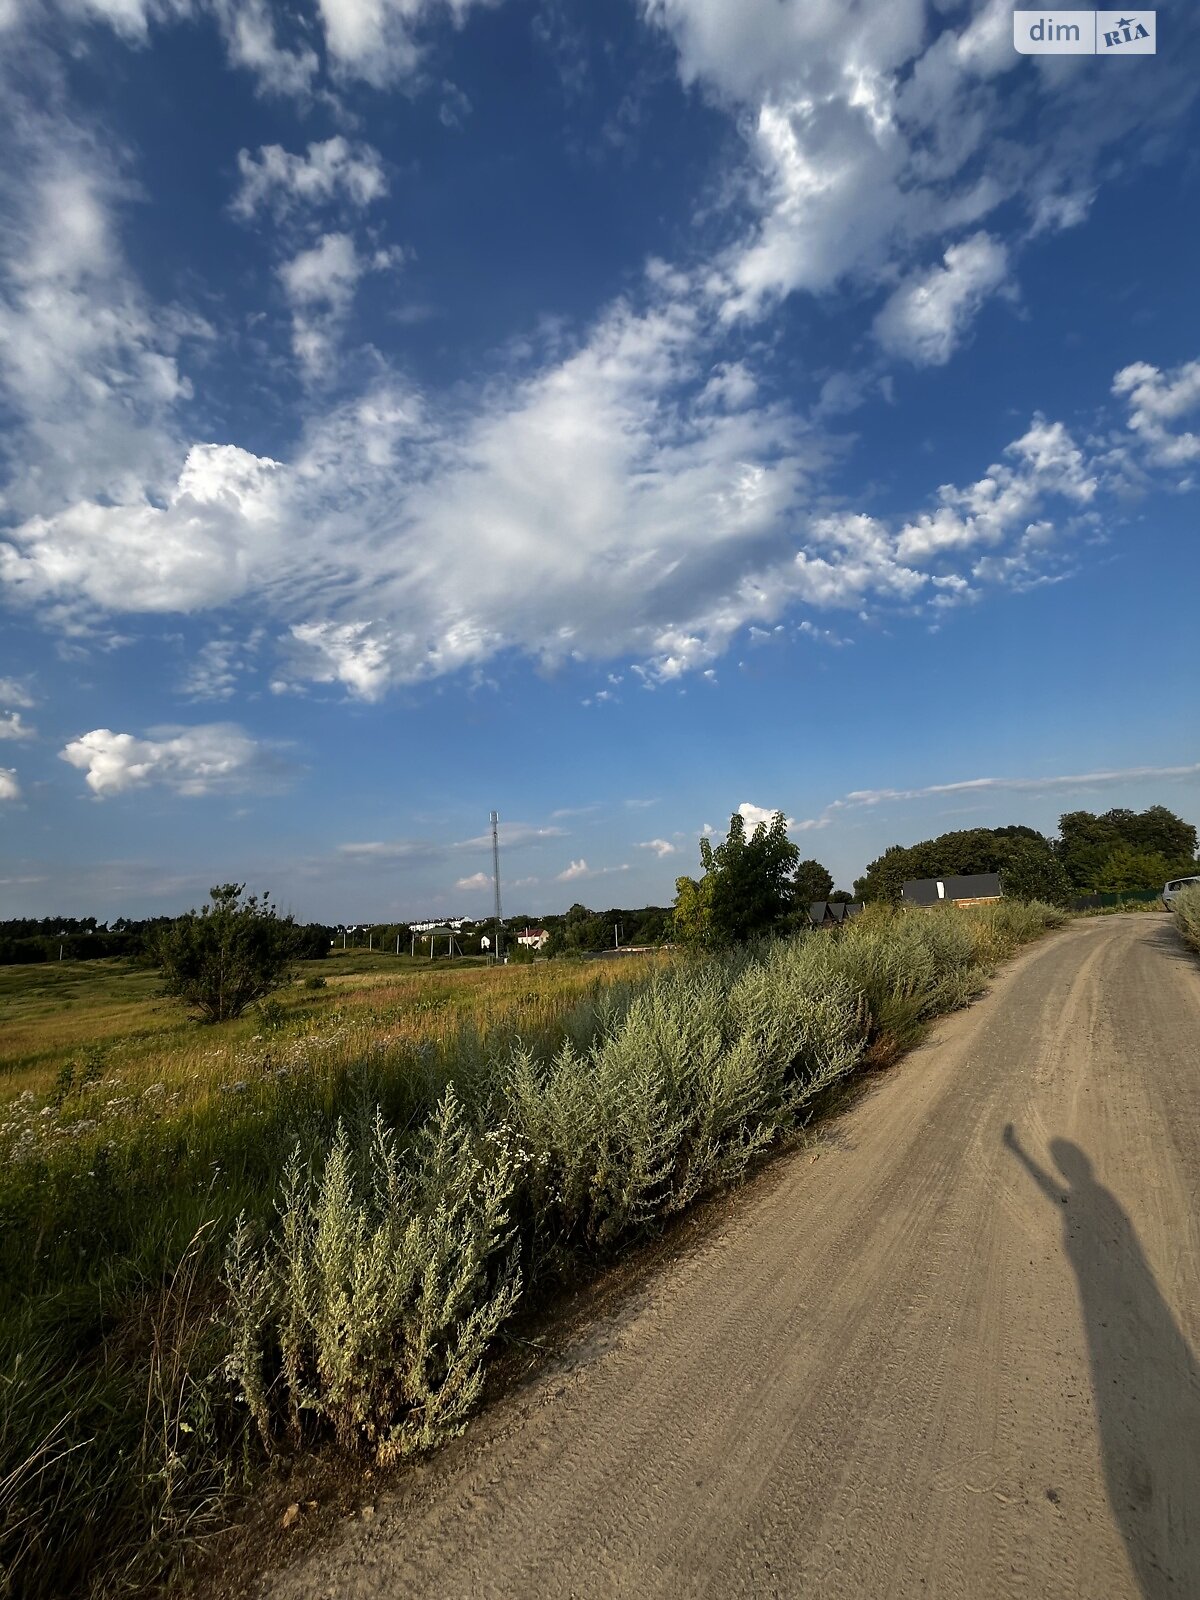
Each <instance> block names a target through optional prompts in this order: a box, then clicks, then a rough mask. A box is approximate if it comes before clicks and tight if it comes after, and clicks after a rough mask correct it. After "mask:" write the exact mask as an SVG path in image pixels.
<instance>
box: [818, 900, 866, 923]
mask: <svg viewBox="0 0 1200 1600" xmlns="http://www.w3.org/2000/svg"><path fill="white" fill-rule="evenodd" d="M861 910H862V906H861V905H847V904H846V902H845V901H843V900H814V901H813V903H812V905H810V906H809V908H808V920H809V921H810V922H811V923H812V925H813V927H814V928H821V927H825V926H827V925H828V924H830V923H833V922H848V921H849V920H850V918H851V917H856V916H858V914H859V912H860V911H861Z"/></svg>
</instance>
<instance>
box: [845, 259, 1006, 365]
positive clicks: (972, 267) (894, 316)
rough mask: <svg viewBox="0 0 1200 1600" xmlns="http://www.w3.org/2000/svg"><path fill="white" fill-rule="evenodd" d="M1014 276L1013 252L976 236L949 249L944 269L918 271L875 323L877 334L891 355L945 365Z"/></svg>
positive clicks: (894, 294)
mask: <svg viewBox="0 0 1200 1600" xmlns="http://www.w3.org/2000/svg"><path fill="white" fill-rule="evenodd" d="M1007 275H1008V252H1007V250H1006V249H1005V247H1004V246H1003V245H1002V244H1001V243H1000V242H999V241H998V240H996V239H993V238H992V237H991V236H990V235H989V234H986V233H976V234H973V235H972V236H971V238H969V239H965V240H963V242H962V243H961V244H955V245H951V246H950V248H949V249H948V250H947V251H946V254H945V259H944V265H942V266H940V267H933V268H932V269H931V270H930V271H928V272H918V273H914V274H913V275H912V276H911V277H910V278H908V279H907V280H906V281H905V282H904V283H903V284H901V285H900V287H899V288H898V289H897V290H896V291H895V292H894V293H893V294H892V296H891V298H890V299H889V300H888V302H887V304H886V305H885V306H884V308H883V310H882V311H881V312H880V313H879V315H878V316H877V317H876V319H875V336H876V338H877V339H878V340H879V342H880V344H881V345H882V346H883V348H884V349H885V350H886V351H888V352H889V354H891V355H899V356H904V357H905V358H906V359H907V360H909V361H911V362H913V364H914V365H916V366H922V367H925V366H943V365H945V363H946V362H947V361H949V359H950V357H951V356H952V355H953V354H954V351H955V349H956V348H957V346H958V344H959V343H960V341H961V340H962V338H963V335H964V334H965V332H966V330H967V327H968V326H969V324H970V323H971V322H972V321H973V320H974V318H975V316H976V313H977V312H978V311H979V308H980V306H981V305H982V304H983V302H984V301H985V300H986V299H987V298H988V296H989V295H991V294H994V293H995V292H996V290H997V289H999V288H1001V287H1002V285H1003V284H1004V282H1005V280H1006V278H1007Z"/></svg>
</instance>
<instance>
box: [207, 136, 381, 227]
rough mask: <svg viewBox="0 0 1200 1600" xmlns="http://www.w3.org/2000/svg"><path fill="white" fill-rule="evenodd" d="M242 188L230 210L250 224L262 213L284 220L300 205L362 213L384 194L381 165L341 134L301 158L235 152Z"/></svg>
mask: <svg viewBox="0 0 1200 1600" xmlns="http://www.w3.org/2000/svg"><path fill="white" fill-rule="evenodd" d="M237 160H238V172H239V174H240V175H241V185H240V187H239V189H238V192H237V194H236V195H235V196H234V199H233V201H232V204H231V207H230V209H231V210H232V211H233V213H234V215H235V216H238V217H241V218H243V219H246V220H248V219H249V218H251V217H253V216H254V215H255V214H256V213H257V212H259V211H261V210H269V211H272V212H274V213H275V215H276V216H284V215H286V214H287V213H288V212H290V211H293V210H295V209H296V208H297V207H300V206H310V207H316V206H325V205H329V204H330V203H331V202H333V201H334V200H341V201H343V202H344V203H346V204H347V205H350V206H353V207H354V208H356V209H358V210H362V209H364V208H365V207H367V206H369V205H370V204H371V202H372V201H374V200H379V199H382V197H383V196H384V195H385V194H386V193H387V179H386V177H385V176H384V171H383V161H382V159H381V157H380V154H379V152H378V150H376V149H375V148H374V147H373V146H372V145H369V144H352V143H351V142H350V140H348V139H346V138H344V137H343V136H342V135H341V134H337V135H335V136H334V137H333V138H332V139H324V140H319V141H314V142H313V143H311V144H310V145H309V146H308V149H307V151H306V153H305V154H304V155H292V154H290V153H289V152H288V151H287V150H285V149H284V148H283V146H282V145H278V144H266V145H263V146H262V147H261V149H260V150H259V152H258V155H257V156H254V155H252V154H251V153H250V151H249V150H239V151H238V158H237Z"/></svg>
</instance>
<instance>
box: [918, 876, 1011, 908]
mask: <svg viewBox="0 0 1200 1600" xmlns="http://www.w3.org/2000/svg"><path fill="white" fill-rule="evenodd" d="M1003 893H1004V891H1003V890H1002V889H1001V887H1000V874H999V873H998V872H968V873H964V874H962V875H960V876H950V877H947V878H910V879H909V881H908V882H907V883H906V884H905V885H904V887H903V889H902V890H901V891H900V894H901V898H902V899H903V901H904V903H905V905H909V906H936V905H942V904H945V903H947V902H948V903H949V904H951V905H958V906H961V905H974V904H975V902H976V901H977V900H999V899H1000V897H1001V895H1002V894H1003Z"/></svg>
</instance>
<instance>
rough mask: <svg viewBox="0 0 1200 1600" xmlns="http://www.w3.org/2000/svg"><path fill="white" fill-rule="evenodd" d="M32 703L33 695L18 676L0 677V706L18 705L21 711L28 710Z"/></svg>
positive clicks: (30, 708)
mask: <svg viewBox="0 0 1200 1600" xmlns="http://www.w3.org/2000/svg"><path fill="white" fill-rule="evenodd" d="M33 703H34V702H33V696H32V695H31V694H30V693H29V690H28V689H27V688H26V687H25V685H24V684H23V683H22V682H21V680H20V679H19V678H0V706H19V707H20V709H21V710H22V711H30V710H32V709H33Z"/></svg>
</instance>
